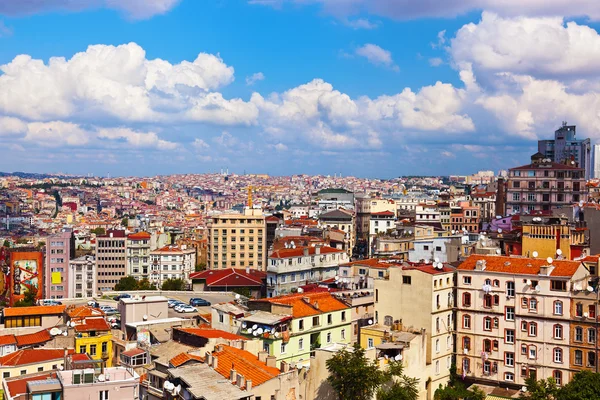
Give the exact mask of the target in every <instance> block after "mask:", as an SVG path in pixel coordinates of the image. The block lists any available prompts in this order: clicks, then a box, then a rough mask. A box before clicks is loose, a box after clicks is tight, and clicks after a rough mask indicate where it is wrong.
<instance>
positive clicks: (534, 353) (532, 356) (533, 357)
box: [529, 345, 537, 360]
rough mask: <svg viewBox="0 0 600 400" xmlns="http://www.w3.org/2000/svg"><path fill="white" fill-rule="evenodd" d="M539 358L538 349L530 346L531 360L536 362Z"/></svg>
mask: <svg viewBox="0 0 600 400" xmlns="http://www.w3.org/2000/svg"><path fill="white" fill-rule="evenodd" d="M536 358H537V347H535V346H533V345H532V346H529V359H530V360H535V359H536Z"/></svg>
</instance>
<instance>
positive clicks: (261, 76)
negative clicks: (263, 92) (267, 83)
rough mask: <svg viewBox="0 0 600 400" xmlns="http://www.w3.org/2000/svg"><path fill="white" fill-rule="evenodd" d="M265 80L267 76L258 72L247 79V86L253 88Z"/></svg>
mask: <svg viewBox="0 0 600 400" xmlns="http://www.w3.org/2000/svg"><path fill="white" fill-rule="evenodd" d="M264 79H265V75H264V74H263V73H262V72H256V73H254V74H252V75H250V76H247V77H246V85H248V86H252V85H254V84H255V83H256V82H258V81H262V80H264Z"/></svg>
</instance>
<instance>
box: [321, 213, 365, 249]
mask: <svg viewBox="0 0 600 400" xmlns="http://www.w3.org/2000/svg"><path fill="white" fill-rule="evenodd" d="M354 222H355V221H354V212H353V211H350V210H344V209H337V210H332V211H329V212H326V213H323V214H321V215H319V223H320V224H321V225H322V226H323V227H325V228H329V229H339V230H340V231H342V232H343V233H344V234H345V237H344V247H345V248H346V249H347V252H348V256H350V257H352V250H353V249H354V244H355V241H356V229H355V227H356V226H355V223H354Z"/></svg>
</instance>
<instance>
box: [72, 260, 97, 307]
mask: <svg viewBox="0 0 600 400" xmlns="http://www.w3.org/2000/svg"><path fill="white" fill-rule="evenodd" d="M68 277H69V285H68V287H69V295H68V297H69V298H71V299H72V298H79V297H83V298H92V297H94V296H95V295H96V294H97V293H98V287H97V286H96V285H97V283H96V258H95V257H94V256H81V257H77V258H75V259H72V260H71V262H69V275H68Z"/></svg>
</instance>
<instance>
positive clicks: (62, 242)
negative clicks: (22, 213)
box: [45, 228, 75, 299]
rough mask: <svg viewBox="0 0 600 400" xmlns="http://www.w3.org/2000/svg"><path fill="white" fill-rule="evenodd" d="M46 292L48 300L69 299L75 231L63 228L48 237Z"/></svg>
mask: <svg viewBox="0 0 600 400" xmlns="http://www.w3.org/2000/svg"><path fill="white" fill-rule="evenodd" d="M46 248H47V251H46V276H45V277H46V282H45V284H46V290H45V297H46V298H47V299H63V298H67V297H69V261H70V260H71V258H74V255H75V237H74V236H73V230H72V229H70V228H63V229H61V231H60V232H58V233H55V234H53V235H50V236H48V238H47V243H46Z"/></svg>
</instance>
